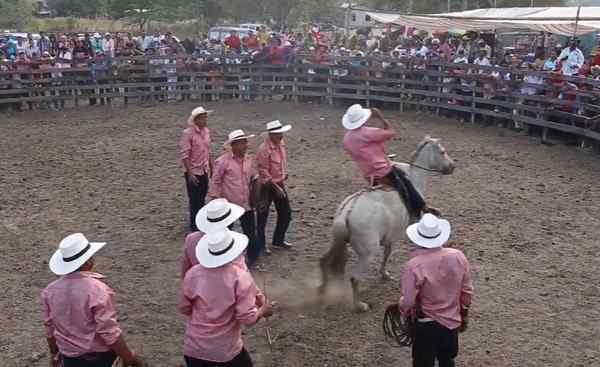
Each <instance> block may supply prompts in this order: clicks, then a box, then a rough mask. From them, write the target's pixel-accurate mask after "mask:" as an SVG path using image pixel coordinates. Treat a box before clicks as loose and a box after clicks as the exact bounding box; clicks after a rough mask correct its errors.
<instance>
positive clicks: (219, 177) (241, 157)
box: [208, 130, 260, 268]
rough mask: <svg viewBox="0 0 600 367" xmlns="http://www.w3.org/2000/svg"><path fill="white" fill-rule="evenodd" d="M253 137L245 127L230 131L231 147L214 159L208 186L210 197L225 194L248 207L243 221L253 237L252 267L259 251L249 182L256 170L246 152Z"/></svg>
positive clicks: (249, 260)
mask: <svg viewBox="0 0 600 367" xmlns="http://www.w3.org/2000/svg"><path fill="white" fill-rule="evenodd" d="M252 137H254V135H246V134H245V133H244V131H243V130H235V131H232V132H231V133H230V134H229V139H228V140H227V145H228V146H229V147H230V150H229V151H227V152H225V153H224V154H223V155H221V156H220V157H219V158H218V159H217V160H216V161H215V170H214V172H213V175H212V179H211V182H210V186H209V190H208V196H209V198H225V199H227V201H229V202H230V203H233V204H237V205H239V206H241V207H242V208H244V209H245V211H246V212H245V213H244V215H242V217H241V218H240V224H241V225H242V231H243V232H244V234H245V235H246V236H247V237H248V239H249V240H250V244H249V245H248V266H249V267H250V268H252V267H253V266H254V264H255V262H256V260H257V258H258V255H259V252H260V251H259V250H258V249H257V246H256V243H255V237H256V235H255V233H256V224H255V223H256V221H255V218H254V211H253V210H252V208H251V207H250V183H251V181H252V177H253V176H254V171H255V170H254V169H253V167H252V157H250V156H249V155H248V154H246V152H247V151H248V139H249V138H252ZM230 229H231V228H230Z"/></svg>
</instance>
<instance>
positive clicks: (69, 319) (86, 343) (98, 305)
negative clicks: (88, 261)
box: [42, 272, 121, 356]
mask: <svg viewBox="0 0 600 367" xmlns="http://www.w3.org/2000/svg"><path fill="white" fill-rule="evenodd" d="M102 278H103V277H102V275H100V274H97V273H93V272H75V273H72V274H69V275H65V276H62V277H61V278H59V279H57V280H56V281H54V282H52V283H51V284H50V285H49V286H48V287H46V289H44V291H43V292H42V303H43V305H44V321H45V324H46V330H47V332H48V334H52V336H53V337H55V338H56V342H57V344H58V347H59V349H60V350H61V352H62V353H63V354H65V355H67V356H79V355H81V354H85V353H90V352H102V351H108V350H110V348H109V347H108V346H109V345H112V344H113V343H114V342H116V341H117V339H118V337H119V335H120V334H121V330H120V328H119V326H118V323H117V321H116V311H115V305H114V299H113V297H114V293H113V291H112V289H110V288H109V287H108V286H107V285H106V284H104V283H103V282H102V281H101V280H100V279H102Z"/></svg>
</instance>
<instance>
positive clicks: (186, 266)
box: [181, 231, 204, 280]
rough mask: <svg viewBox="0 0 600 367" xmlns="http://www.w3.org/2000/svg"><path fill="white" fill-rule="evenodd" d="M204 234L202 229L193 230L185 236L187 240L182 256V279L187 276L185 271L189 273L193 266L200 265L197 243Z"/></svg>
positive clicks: (184, 243)
mask: <svg viewBox="0 0 600 367" xmlns="http://www.w3.org/2000/svg"><path fill="white" fill-rule="evenodd" d="M203 236H204V233H203V232H200V231H197V232H192V233H190V234H188V235H187V236H185V241H184V242H183V256H182V257H181V279H182V280H183V278H184V277H185V273H187V271H188V270H190V269H191V268H192V266H194V265H198V258H197V257H196V245H197V244H198V241H200V239H201V238H202V237H203Z"/></svg>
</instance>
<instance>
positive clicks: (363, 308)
mask: <svg viewBox="0 0 600 367" xmlns="http://www.w3.org/2000/svg"><path fill="white" fill-rule="evenodd" d="M370 309H371V306H369V305H368V304H366V303H364V302H358V303H357V304H355V305H354V311H355V312H356V313H365V312H367V311H369V310H370Z"/></svg>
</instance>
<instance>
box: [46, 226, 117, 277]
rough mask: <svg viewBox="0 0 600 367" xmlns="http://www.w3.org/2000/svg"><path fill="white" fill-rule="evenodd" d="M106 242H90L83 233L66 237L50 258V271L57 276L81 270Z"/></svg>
mask: <svg viewBox="0 0 600 367" xmlns="http://www.w3.org/2000/svg"><path fill="white" fill-rule="evenodd" d="M105 245H106V242H90V241H88V239H87V238H85V236H84V235H83V233H75V234H72V235H69V236H67V237H65V238H64V239H63V240H62V241H60V244H59V245H58V250H56V252H55V253H54V255H52V257H51V258H50V263H49V265H50V270H51V271H52V272H53V273H54V274H56V275H66V274H69V273H72V272H74V271H75V270H77V269H79V268H80V267H81V266H82V265H83V264H85V262H86V261H88V260H89V259H90V258H91V257H92V256H94V254H96V252H98V251H99V250H100V249H101V248H102V247H104V246H105Z"/></svg>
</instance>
